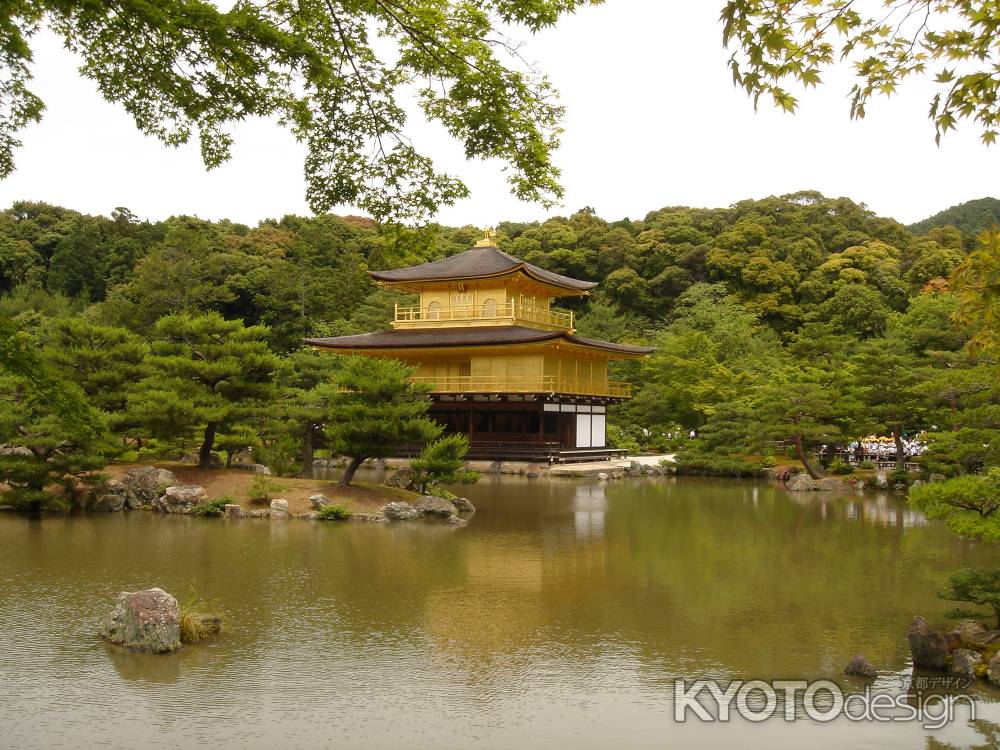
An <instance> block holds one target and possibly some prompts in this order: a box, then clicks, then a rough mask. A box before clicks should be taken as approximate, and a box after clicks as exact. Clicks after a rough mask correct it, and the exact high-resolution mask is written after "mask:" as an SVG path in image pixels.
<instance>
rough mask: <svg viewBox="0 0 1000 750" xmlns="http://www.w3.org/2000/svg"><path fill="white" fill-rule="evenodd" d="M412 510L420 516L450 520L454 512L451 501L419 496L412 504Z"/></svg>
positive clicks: (430, 496)
mask: <svg viewBox="0 0 1000 750" xmlns="http://www.w3.org/2000/svg"><path fill="white" fill-rule="evenodd" d="M413 509H414V510H415V511H416V512H417V513H419V514H420V515H422V516H439V517H441V518H450V517H451V516H453V515H455V512H456V510H455V506H454V505H452V503H451V500H445V499H444V498H443V497H437V496H435V495H421V496H420V497H418V498H417V501H416V502H415V503H413Z"/></svg>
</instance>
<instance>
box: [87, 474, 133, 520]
mask: <svg viewBox="0 0 1000 750" xmlns="http://www.w3.org/2000/svg"><path fill="white" fill-rule="evenodd" d="M124 509H125V485H123V484H122V483H121V482H119V481H118V480H117V479H109V480H108V481H107V482H105V483H104V486H103V487H102V488H101V489H100V490H99V491H98V493H97V496H96V497H95V498H94V502H93V503H91V505H90V510H92V511H94V512H96V513H114V512H116V511H119V510H124Z"/></svg>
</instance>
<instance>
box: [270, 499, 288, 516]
mask: <svg viewBox="0 0 1000 750" xmlns="http://www.w3.org/2000/svg"><path fill="white" fill-rule="evenodd" d="M271 518H288V501H287V500H283V499H281V498H276V499H274V500H272V501H271Z"/></svg>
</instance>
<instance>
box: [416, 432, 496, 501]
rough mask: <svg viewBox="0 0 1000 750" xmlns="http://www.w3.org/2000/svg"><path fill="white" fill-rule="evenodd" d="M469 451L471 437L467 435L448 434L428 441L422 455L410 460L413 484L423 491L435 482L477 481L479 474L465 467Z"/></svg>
mask: <svg viewBox="0 0 1000 750" xmlns="http://www.w3.org/2000/svg"><path fill="white" fill-rule="evenodd" d="M468 452H469V438H467V437H466V436H465V435H448V436H447V437H443V438H441V439H440V440H435V441H434V442H433V443H428V444H427V446H426V447H425V448H424V449H423V450H422V451H421V452H420V455H419V456H417V457H416V458H415V459H413V460H412V461H410V468H411V469H413V484H414V485H415V486H417V487H419V488H420V491H421V492H427V487H428V486H429V485H430V484H431V483H433V482H445V483H448V484H457V483H458V482H462V483H469V484H471V483H473V482H475V481H476V480H478V479H479V475H478V474H477V473H476V472H474V471H468V470H467V469H466V468H465V454H466V453H468Z"/></svg>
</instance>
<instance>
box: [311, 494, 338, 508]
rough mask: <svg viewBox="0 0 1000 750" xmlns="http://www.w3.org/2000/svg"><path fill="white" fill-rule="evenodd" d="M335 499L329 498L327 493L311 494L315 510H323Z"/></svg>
mask: <svg viewBox="0 0 1000 750" xmlns="http://www.w3.org/2000/svg"><path fill="white" fill-rule="evenodd" d="M332 503H333V500H331V499H330V498H328V497H327V496H326V495H310V496H309V504H310V505H311V506H312V509H313V510H322V509H323V508H325V507H326V506H327V505H331V504H332Z"/></svg>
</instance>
